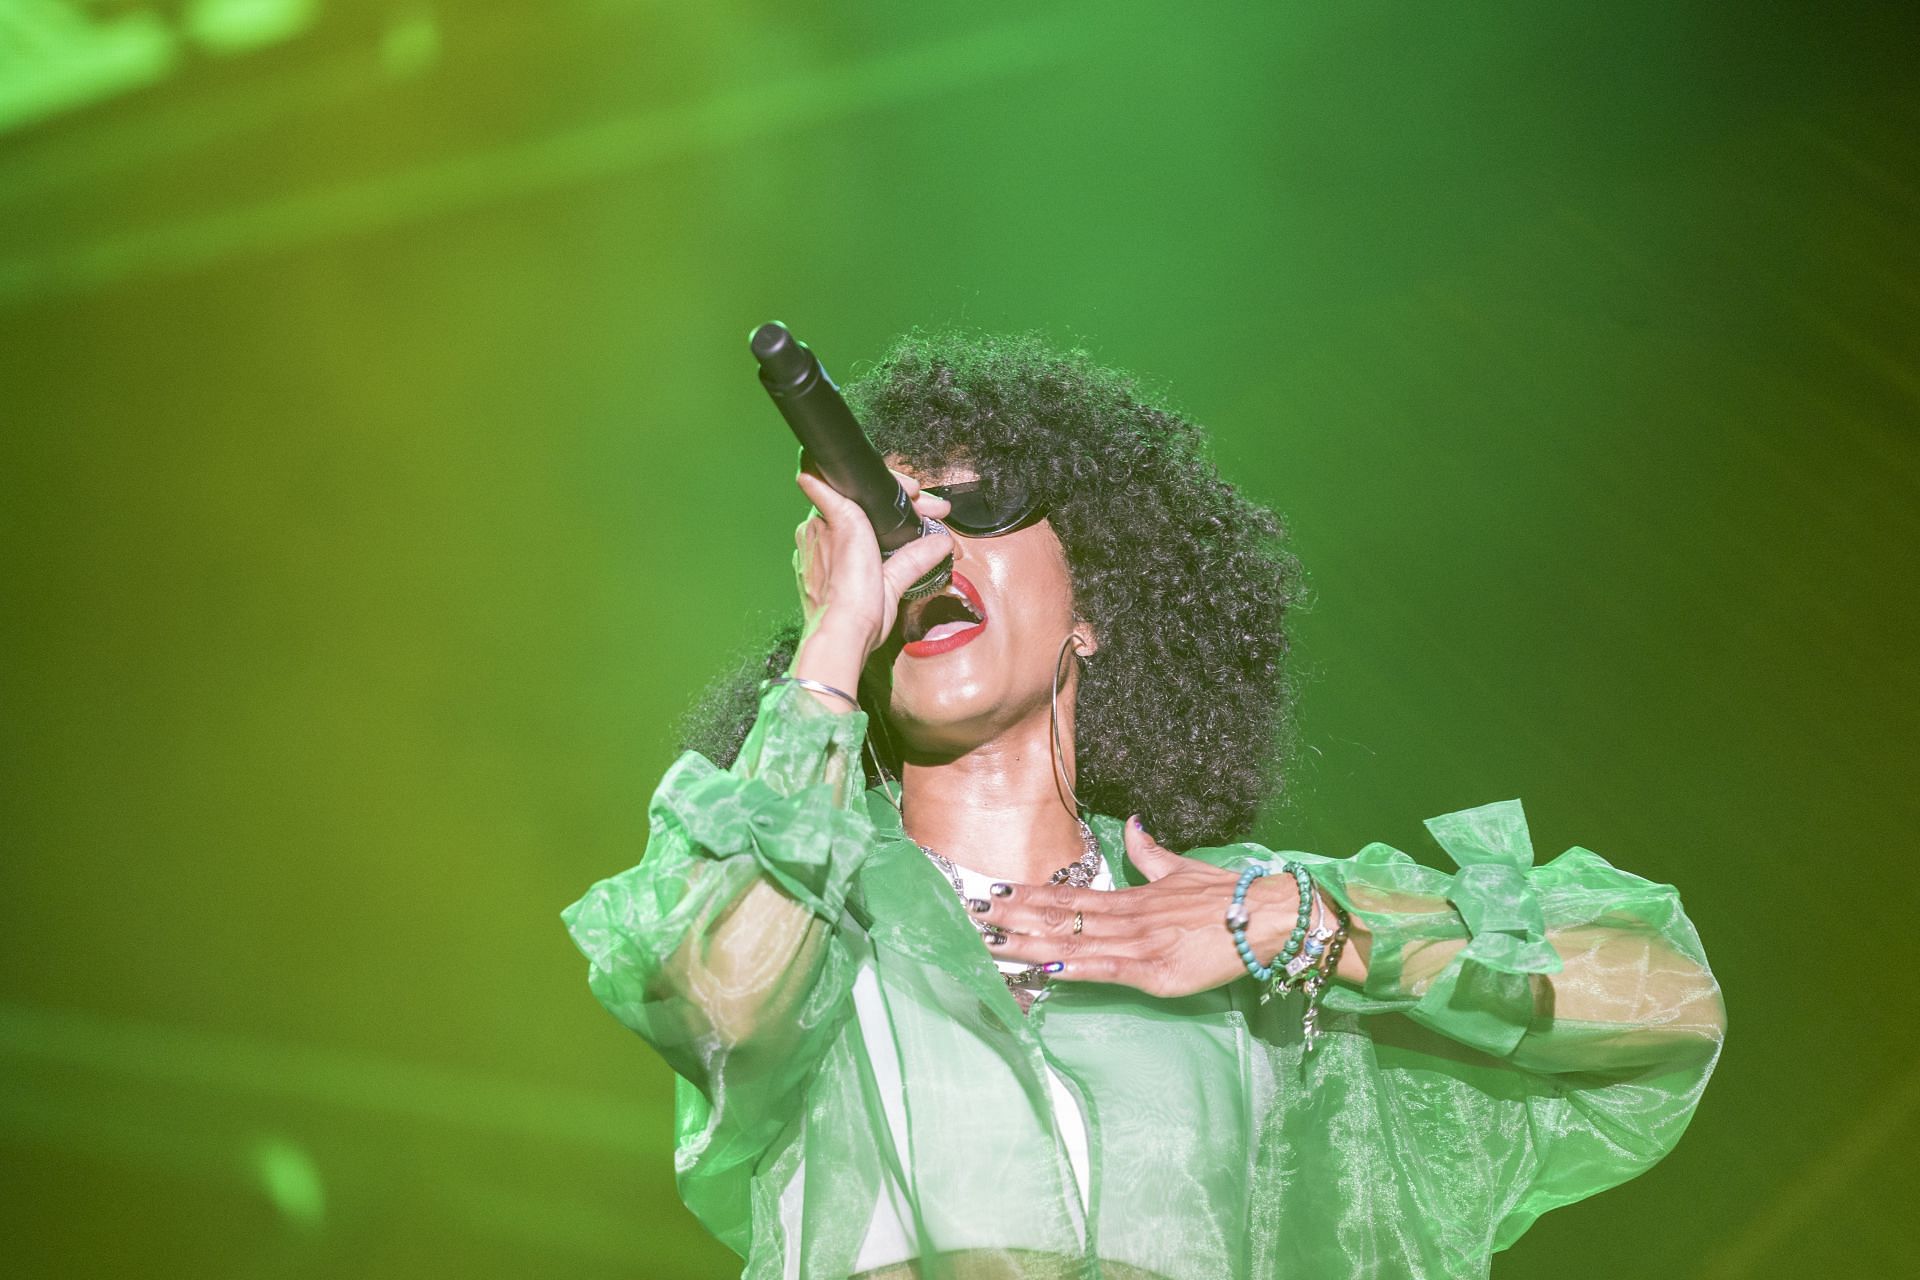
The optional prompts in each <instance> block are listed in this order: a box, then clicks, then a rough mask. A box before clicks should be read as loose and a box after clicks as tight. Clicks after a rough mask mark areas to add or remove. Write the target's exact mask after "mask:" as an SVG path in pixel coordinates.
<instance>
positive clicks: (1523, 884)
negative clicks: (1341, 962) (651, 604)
mask: <svg viewBox="0 0 1920 1280" xmlns="http://www.w3.org/2000/svg"><path fill="white" fill-rule="evenodd" d="M1426 826H1427V830H1428V831H1430V832H1431V833H1432V834H1433V837H1434V839H1435V840H1437V841H1438V842H1439V843H1440V846H1441V847H1442V848H1443V849H1445V850H1446V852H1447V854H1448V856H1449V857H1451V858H1452V859H1453V861H1454V864H1455V865H1456V866H1458V867H1459V870H1458V871H1457V872H1456V873H1455V874H1454V875H1453V876H1451V877H1449V876H1447V875H1446V874H1445V873H1444V872H1441V871H1436V870H1434V869H1432V868H1430V867H1425V866H1422V865H1420V864H1419V863H1416V862H1415V861H1414V860H1413V859H1411V858H1409V857H1408V856H1407V855H1406V854H1404V853H1401V852H1400V851H1399V850H1397V849H1393V848H1390V847H1388V846H1386V845H1383V844H1375V845H1369V846H1368V847H1367V848H1365V849H1363V850H1361V851H1360V853H1358V854H1356V855H1355V856H1354V857H1352V858H1350V859H1347V860H1345V861H1329V862H1325V863H1320V864H1317V865H1315V866H1314V868H1313V871H1314V874H1315V877H1316V879H1317V880H1318V881H1319V882H1320V884H1321V885H1322V886H1323V887H1324V888H1325V889H1326V890H1327V892H1328V894H1329V895H1331V896H1332V897H1333V899H1334V900H1335V901H1336V902H1338V903H1339V904H1340V905H1341V906H1342V907H1343V908H1344V909H1345V910H1346V911H1347V912H1349V913H1350V914H1351V915H1353V916H1354V917H1356V918H1357V919H1358V920H1359V921H1360V922H1362V923H1363V924H1365V926H1366V927H1367V929H1368V931H1369V932H1370V933H1371V934H1372V949H1371V952H1370V954H1369V958H1368V969H1367V980H1366V985H1365V987H1364V988H1363V989H1362V990H1359V991H1355V990H1352V989H1350V988H1346V987H1341V986H1335V987H1332V988H1330V989H1329V990H1328V992H1327V998H1326V1003H1327V1005H1328V1007H1329V1008H1333V1009H1339V1010H1343V1011H1346V1012H1352V1013H1381V1012H1389V1011H1392V1012H1402V1013H1405V1014H1407V1015H1408V1016H1409V1017H1411V1018H1413V1019H1414V1020H1415V1021H1416V1022H1419V1023H1422V1024H1423V1025H1426V1026H1428V1027H1430V1028H1432V1029H1433V1030H1435V1031H1437V1032H1439V1033H1441V1034H1442V1035H1445V1036H1447V1037H1449V1038H1451V1039H1454V1040H1458V1041H1460V1042H1462V1043H1465V1044H1468V1045H1471V1046H1473V1047H1475V1048H1478V1049H1482V1050H1484V1051H1485V1052H1487V1053H1490V1054H1493V1055H1495V1056H1496V1057H1502V1058H1504V1057H1508V1056H1510V1055H1511V1054H1512V1053H1513V1052H1514V1050H1515V1049H1516V1048H1517V1047H1518V1046H1519V1044H1520V1041H1521V1039H1522V1038H1523V1037H1525V1035H1526V1034H1527V1030H1528V1027H1529V1026H1530V1024H1531V1023H1532V1021H1533V1016H1534V991H1533V979H1534V976H1535V975H1536V974H1555V973H1558V972H1560V969H1561V960H1560V956H1559V954H1558V953H1557V952H1556V951H1555V950H1554V947H1553V944H1552V943H1551V942H1550V941H1548V938H1547V930H1546V917H1545V912H1544V910H1543V909H1542V905H1541V901H1540V897H1539V895H1538V893H1537V892H1536V887H1535V885H1534V883H1533V880H1532V866H1533V843H1532V841H1531V839H1530V838H1529V837H1528V834H1527V822H1526V817H1525V815H1524V813H1523V812H1522V811H1521V807H1520V802H1519V801H1518V800H1505V801H1501V802H1499V803H1496V804H1489V805H1482V806H1481V807H1479V808H1477V809H1465V810H1462V811H1460V812H1458V813H1449V814H1444V815H1442V816H1440V817H1437V818H1430V819H1428V820H1427V824H1426ZM1441 957H1444V963H1437V961H1438V960H1439V958H1441Z"/></svg>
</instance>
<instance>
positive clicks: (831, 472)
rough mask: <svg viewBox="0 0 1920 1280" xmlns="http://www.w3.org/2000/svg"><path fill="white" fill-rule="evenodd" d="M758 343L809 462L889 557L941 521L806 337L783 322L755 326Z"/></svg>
mask: <svg viewBox="0 0 1920 1280" xmlns="http://www.w3.org/2000/svg"><path fill="white" fill-rule="evenodd" d="M751 343H752V347H753V355H754V358H755V359H756V360H758V361H759V362H760V385H761V386H762V387H763V388H765V389H766V393H767V395H768V396H769V397H771V398H772V400H773V404H774V407H775V408H777V409H778V410H780V416H781V417H783V418H785V419H786V421H787V426H788V427H789V428H791V429H792V431H793V434H794V437H795V438H796V439H798V440H799V441H800V447H801V449H802V450H803V458H802V465H804V466H810V467H811V468H812V469H813V470H814V471H817V472H819V474H820V478H821V479H823V480H825V481H826V482H827V483H828V484H829V485H832V486H833V488H834V490H835V491H836V492H838V493H840V494H842V495H844V496H845V497H847V498H848V499H850V500H851V501H853V502H854V503H855V504H857V505H858V506H859V508H860V509H861V510H862V511H864V512H865V513H866V516H867V519H868V521H870V522H871V523H872V525H873V533H874V536H875V537H876V538H877V539H879V542H880V551H881V554H882V555H891V554H892V553H893V552H895V551H898V550H899V549H900V548H901V547H904V546H906V545H907V544H908V543H909V542H912V541H913V540H914V539H915V538H918V537H921V536H923V535H924V534H928V533H932V532H934V531H935V530H936V529H938V528H939V527H940V524H939V521H937V520H928V519H924V518H922V517H921V515H920V513H919V512H917V511H915V510H914V509H913V503H912V502H911V501H910V500H909V499H908V497H907V493H906V490H904V489H902V488H901V487H900V482H899V481H898V480H895V479H894V478H893V472H892V471H890V470H888V468H887V461H886V459H885V458H883V457H881V456H880V451H879V450H878V449H876V448H874V447H873V442H872V441H871V440H869V439H867V433H866V432H865V431H864V430H862V429H861V426H860V423H859V421H858V420H857V419H855V418H854V416H853V410H851V409H849V408H847V402H846V401H845V400H844V399H842V398H841V396H840V388H838V387H836V386H835V385H834V384H833V379H832V378H830V377H828V376H827V371H826V369H824V368H823V367H822V366H821V364H820V361H819V358H818V357H816V356H815V355H814V354H813V352H812V351H811V350H809V349H808V347H807V345H806V343H804V342H801V341H800V340H799V339H798V338H796V337H794V336H793V334H792V333H790V332H789V331H788V330H787V327H786V326H785V325H783V324H781V323H779V322H778V321H769V322H768V323H766V324H763V325H761V326H760V327H759V328H758V329H755V330H754V331H753V335H752V338H751ZM952 570H953V561H952V559H951V558H949V559H947V560H943V561H942V562H941V563H940V564H939V566H937V567H936V568H934V569H933V570H932V571H930V572H929V573H928V574H927V575H926V576H924V577H922V578H921V579H920V580H919V581H918V582H915V583H914V584H913V585H912V586H911V587H909V588H908V589H907V591H906V593H905V594H906V598H907V599H917V598H918V597H920V596H924V595H930V594H932V593H933V592H935V591H938V590H940V589H941V588H942V587H944V586H946V585H947V581H948V579H949V577H950V576H951V574H952Z"/></svg>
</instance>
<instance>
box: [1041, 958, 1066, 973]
mask: <svg viewBox="0 0 1920 1280" xmlns="http://www.w3.org/2000/svg"><path fill="white" fill-rule="evenodd" d="M1066 967H1067V962H1066V961H1065V960H1049V961H1047V962H1046V963H1045V964H1043V965H1041V966H1040V972H1042V973H1058V972H1060V971H1061V970H1062V969H1064V968H1066Z"/></svg>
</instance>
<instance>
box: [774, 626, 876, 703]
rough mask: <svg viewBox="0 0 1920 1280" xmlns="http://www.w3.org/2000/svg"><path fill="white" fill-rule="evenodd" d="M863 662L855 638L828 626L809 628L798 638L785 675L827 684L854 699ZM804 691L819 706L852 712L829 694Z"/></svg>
mask: <svg viewBox="0 0 1920 1280" xmlns="http://www.w3.org/2000/svg"><path fill="white" fill-rule="evenodd" d="M866 661H867V652H866V648H865V645H864V642H862V641H861V640H859V639H858V638H855V637H851V636H848V635H846V634H845V633H843V632H841V631H840V630H838V629H837V628H833V627H831V626H828V627H820V628H818V629H815V628H811V627H810V628H808V630H807V631H806V633H805V634H804V635H802V636H801V638H800V644H799V647H797V648H796V649H795V650H794V651H793V662H792V664H791V665H790V666H788V668H787V674H788V675H790V676H799V677H801V678H802V679H805V680H812V681H815V682H817V683H819V684H824V685H827V686H829V687H830V688H833V689H838V690H841V691H843V692H845V693H847V694H849V695H851V696H853V697H856V698H857V697H858V696H859V692H860V669H861V668H862V667H863V666H865V665H866ZM807 692H808V693H809V695H811V696H812V697H814V698H816V699H818V700H819V702H820V704H821V705H822V706H825V707H829V708H831V709H833V710H834V711H839V712H844V713H849V714H850V713H852V711H853V710H854V709H855V708H854V707H852V706H849V705H848V704H847V703H846V702H844V701H842V700H841V699H839V698H837V697H834V696H833V695H832V694H826V693H820V692H817V691H815V690H811V689H809V690H808V691H807Z"/></svg>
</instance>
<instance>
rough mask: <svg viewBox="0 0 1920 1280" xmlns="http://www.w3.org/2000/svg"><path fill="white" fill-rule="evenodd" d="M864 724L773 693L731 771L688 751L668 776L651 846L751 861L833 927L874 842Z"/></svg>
mask: <svg viewBox="0 0 1920 1280" xmlns="http://www.w3.org/2000/svg"><path fill="white" fill-rule="evenodd" d="M866 723H867V717H866V716H865V714H864V713H860V712H854V713H850V714H849V713H843V712H835V711H832V710H830V709H828V708H827V707H825V706H823V705H821V703H820V702H819V701H818V700H816V699H815V698H814V697H813V696H812V695H811V694H809V693H807V692H806V691H805V690H803V689H800V688H798V687H796V686H794V685H775V686H774V687H773V688H771V689H769V690H767V692H766V693H765V694H764V695H763V696H762V697H761V700H760V713H759V716H758V718H757V719H756V721H755V722H754V727H753V731H752V732H751V733H750V734H748V736H747V741H746V743H745V745H744V746H742V747H741V749H740V755H739V758H738V759H737V760H736V761H735V762H734V765H733V767H732V768H731V769H729V770H726V771H724V772H723V771H721V770H719V769H716V768H715V767H714V766H713V764H712V763H711V762H710V761H708V760H707V759H706V757H704V756H700V755H696V754H693V753H688V754H687V755H684V756H682V757H681V758H680V759H679V760H678V761H677V762H676V763H675V764H674V766H673V768H672V769H670V770H669V771H668V773H667V776H666V777H665V779H663V780H662V781H661V783H660V787H659V789H658V790H657V791H656V792H655V793H654V796H653V804H652V809H651V815H650V816H651V818H652V825H653V829H654V832H655V838H656V839H657V838H659V836H660V835H662V834H665V835H668V836H669V837H679V838H682V839H684V840H685V842H686V843H687V844H688V845H689V846H691V847H693V848H695V849H698V850H701V851H703V852H704V853H705V854H706V855H707V856H709V857H714V858H731V857H735V856H741V855H744V856H747V857H750V858H752V859H753V861H754V862H755V863H757V864H759V867H760V869H761V870H762V871H763V872H764V873H765V874H766V876H767V878H768V879H770V880H772V881H773V882H774V883H775V884H777V885H779V886H780V888H781V889H783V890H784V891H785V892H786V893H787V894H788V895H789V896H791V897H792V898H794V899H795V900H796V901H798V902H800V903H801V904H803V905H804V906H806V907H807V909H808V910H810V911H812V912H814V913H815V914H816V915H819V916H821V917H823V918H825V919H828V920H837V919H838V918H839V916H840V908H841V905H842V903H844V902H845V900H846V892H847V883H848V881H850V880H851V879H852V877H853V874H854V872H855V871H857V870H858V869H859V864H860V862H861V860H862V858H863V857H864V855H865V852H866V850H867V848H868V847H869V845H870V844H871V836H872V822H871V820H870V819H869V818H868V817H867V813H866V806H865V804H864V803H863V799H862V796H863V790H864V789H863V787H862V786H861V785H860V784H861V782H862V780H863V778H864V775H863V774H862V772H861V769H860V748H861V744H862V743H863V741H864V740H865V733H866Z"/></svg>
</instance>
